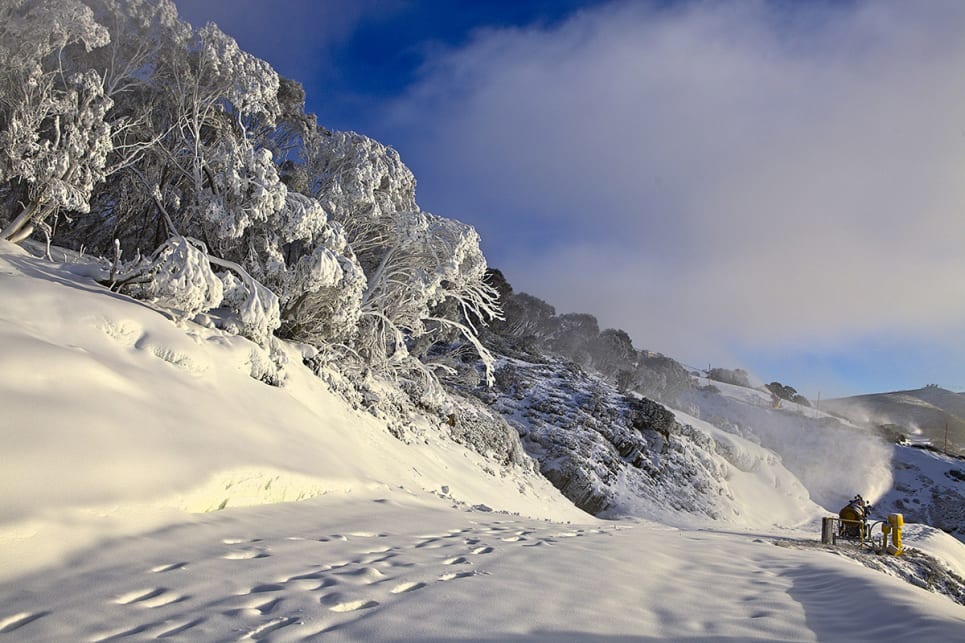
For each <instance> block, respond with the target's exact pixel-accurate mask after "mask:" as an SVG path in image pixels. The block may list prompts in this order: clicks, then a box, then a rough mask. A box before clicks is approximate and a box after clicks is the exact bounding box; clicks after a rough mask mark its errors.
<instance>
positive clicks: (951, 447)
mask: <svg viewBox="0 0 965 643" xmlns="http://www.w3.org/2000/svg"><path fill="white" fill-rule="evenodd" d="M823 406H825V407H826V408H827V409H829V410H831V411H833V412H834V413H838V414H840V415H843V416H844V417H847V418H849V419H850V420H852V421H854V422H858V423H861V424H862V425H867V426H870V427H881V428H883V429H885V430H887V431H889V432H891V433H894V434H898V433H900V434H902V435H904V436H905V437H907V438H908V439H910V440H912V441H916V442H926V443H930V444H932V445H934V446H936V447H938V448H944V446H945V437H946V428H947V430H948V433H947V437H948V451H949V452H950V453H955V454H959V455H962V454H965V394H962V393H953V392H952V391H948V390H945V389H943V388H939V387H937V386H926V387H924V388H920V389H916V390H912V391H896V392H893V393H877V394H874V395H857V396H855V397H846V398H841V399H836V400H827V401H826V402H825V404H824V405H823Z"/></svg>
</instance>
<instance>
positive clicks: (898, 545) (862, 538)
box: [821, 514, 905, 556]
mask: <svg viewBox="0 0 965 643" xmlns="http://www.w3.org/2000/svg"><path fill="white" fill-rule="evenodd" d="M835 523H837V525H836V524H835ZM848 525H856V526H857V530H853V529H852V530H849V529H847V527H848ZM904 525H905V517H904V516H903V515H902V514H889V515H888V518H887V519H886V520H876V521H874V522H872V523H870V524H869V523H868V521H867V520H851V519H848V518H841V517H839V516H825V517H824V518H822V519H821V543H822V544H825V545H836V544H837V540H838V538H844V539H846V540H854V539H855V538H857V540H858V541H859V546H860V547H866V546H867V547H869V548H870V549H871V550H872V551H874V552H875V553H876V554H885V553H888V554H891V555H892V556H901V553H902V552H903V551H904V546H903V544H902V542H901V530H902V527H904ZM878 526H880V527H881V535H880V536H879V537H878V538H875V537H874V536H873V532H874V529H875V527H878ZM848 531H852V532H854V531H857V536H854V535H852V536H849V535H847V534H848ZM889 536H890V540H891V542H890V543H889V542H888V541H889Z"/></svg>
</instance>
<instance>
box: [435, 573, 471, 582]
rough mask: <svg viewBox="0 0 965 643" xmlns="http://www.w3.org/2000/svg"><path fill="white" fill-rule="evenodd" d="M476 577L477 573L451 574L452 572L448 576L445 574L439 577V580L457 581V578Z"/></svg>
mask: <svg viewBox="0 0 965 643" xmlns="http://www.w3.org/2000/svg"><path fill="white" fill-rule="evenodd" d="M475 575H476V572H458V573H451V572H450V573H448V574H443V575H442V576H440V577H439V580H440V581H449V580H455V579H457V578H468V577H470V576H475Z"/></svg>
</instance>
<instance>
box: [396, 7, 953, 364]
mask: <svg viewBox="0 0 965 643" xmlns="http://www.w3.org/2000/svg"><path fill="white" fill-rule="evenodd" d="M829 4H830V3H829ZM788 5H793V6H788ZM963 70H965V4H962V3H960V2H955V1H949V2H939V1H936V2H928V3H906V2H857V3H848V4H847V6H846V7H842V6H828V5H825V4H823V3H820V4H811V5H808V6H806V7H800V6H799V5H797V4H795V3H764V2H759V3H755V2H740V3H737V2H734V3H728V2H725V3H717V2H714V3H709V2H708V3H701V2H695V3H687V4H685V5H684V6H683V7H680V6H677V7H674V8H671V9H654V8H647V7H643V6H641V4H640V3H627V4H623V3H619V4H615V5H608V6H605V7H602V8H597V9H594V10H588V11H585V12H582V13H578V14H576V15H574V16H573V17H572V18H571V19H570V20H568V21H567V22H565V23H563V24H561V25H557V26H554V27H552V28H548V29H545V28H531V29H514V30H493V31H484V32H480V33H477V34H476V36H475V38H474V39H473V40H472V42H471V43H470V44H469V45H468V46H466V47H464V48H461V49H459V50H454V51H448V52H445V53H444V54H441V55H439V56H437V57H436V58H434V59H432V60H430V61H428V63H427V64H426V67H425V68H424V69H423V72H422V75H421V80H420V82H419V83H418V84H417V85H416V86H414V87H413V88H412V89H411V91H410V92H409V93H408V94H407V95H405V96H404V97H403V98H402V99H400V100H399V101H398V102H396V103H395V104H394V105H393V106H392V108H391V111H390V113H389V114H388V115H387V116H386V120H385V125H384V130H385V131H386V132H387V133H386V134H380V136H383V137H384V138H385V139H386V140H387V142H390V143H393V144H395V145H396V146H397V147H399V148H400V150H401V151H402V153H403V157H404V158H405V159H406V161H407V163H408V164H409V165H410V166H412V167H413V169H414V171H415V174H416V176H419V177H420V178H421V179H422V181H423V182H422V183H421V184H420V193H419V197H420V203H422V205H423V207H426V208H427V209H430V210H436V211H438V212H440V213H441V214H445V215H446V216H454V217H456V218H460V219H462V220H465V221H468V222H470V223H473V224H474V225H476V226H477V227H478V228H479V229H480V232H481V234H482V235H483V239H484V243H485V244H486V246H487V249H488V252H487V255H488V256H489V257H490V260H491V263H493V264H494V265H497V266H498V267H500V268H502V269H503V270H504V271H505V272H506V274H507V276H508V278H509V280H510V281H511V282H512V283H513V285H514V286H515V287H516V288H517V289H522V290H526V291H528V292H532V293H534V294H536V295H538V296H540V297H542V298H544V299H546V300H547V301H549V302H550V303H552V304H554V305H555V306H556V307H557V309H558V310H560V311H561V312H566V311H587V312H593V313H594V314H596V315H597V316H598V317H599V318H600V320H601V324H603V325H610V326H619V327H622V328H625V329H626V330H627V331H628V332H630V334H631V336H632V337H633V338H634V340H635V342H636V343H637V345H638V346H640V347H647V348H652V349H656V350H661V351H663V352H666V353H669V354H671V355H675V356H679V357H680V358H682V359H700V358H702V359H703V360H704V362H703V363H706V360H708V359H716V358H718V357H721V356H726V355H729V354H732V353H731V351H737V350H738V349H739V347H742V346H750V345H758V346H760V345H761V344H764V345H773V346H778V345H795V346H801V345H804V344H806V343H808V342H830V343H835V342H838V343H840V342H848V341H851V340H853V339H855V338H860V337H865V336H868V335H871V334H874V333H899V334H910V335H916V334H923V333H924V334H930V335H931V336H933V337H938V338H944V339H939V341H947V342H951V343H953V344H955V345H954V346H952V349H953V350H956V351H959V352H960V353H961V354H962V356H963V357H965V347H963V346H962V340H961V339H960V338H961V337H962V336H965V260H963V251H965V75H963V73H962V71H963ZM956 333H962V335H958V334H956ZM956 338H957V339H956Z"/></svg>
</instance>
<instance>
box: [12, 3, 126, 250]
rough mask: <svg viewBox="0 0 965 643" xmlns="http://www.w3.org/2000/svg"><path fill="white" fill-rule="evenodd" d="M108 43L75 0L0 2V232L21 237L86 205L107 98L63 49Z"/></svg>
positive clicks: (106, 147)
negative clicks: (62, 213)
mask: <svg viewBox="0 0 965 643" xmlns="http://www.w3.org/2000/svg"><path fill="white" fill-rule="evenodd" d="M108 42H109V35H108V32H107V29H105V28H104V27H103V26H102V25H100V24H99V23H98V22H97V21H96V20H95V19H94V15H93V12H92V11H91V10H90V9H89V8H88V7H87V6H85V5H84V4H82V3H81V2H78V1H76V0H57V1H54V0H5V1H4V2H2V3H0V203H2V209H0V222H2V224H3V225H2V229H0V238H3V239H6V240H8V241H14V242H18V241H22V240H23V239H25V238H27V237H28V236H30V234H32V232H33V231H34V229H35V228H36V227H38V226H40V227H43V226H46V225H47V223H46V221H47V220H48V219H49V218H50V217H51V216H52V215H54V214H56V213H57V212H58V211H60V210H62V209H63V210H77V211H81V212H84V211H86V210H87V209H88V207H89V204H88V200H89V198H90V194H91V191H92V189H93V187H94V185H95V184H96V183H97V182H98V181H100V180H102V179H103V178H104V176H105V168H106V165H107V155H108V154H109V153H110V151H111V127H110V125H109V124H108V122H107V120H106V119H107V113H108V111H109V110H110V109H111V106H112V101H111V99H110V98H109V97H108V96H106V95H105V93H104V86H103V79H102V78H101V77H100V75H99V74H98V73H97V72H96V71H94V70H92V69H91V70H86V71H78V70H73V69H71V68H70V66H69V65H66V66H65V64H64V52H65V50H67V49H68V48H70V47H72V46H75V45H76V46H79V47H80V48H81V49H82V50H83V51H87V52H89V51H91V50H92V49H94V48H97V47H103V46H105V45H106V44H107V43H108Z"/></svg>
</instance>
